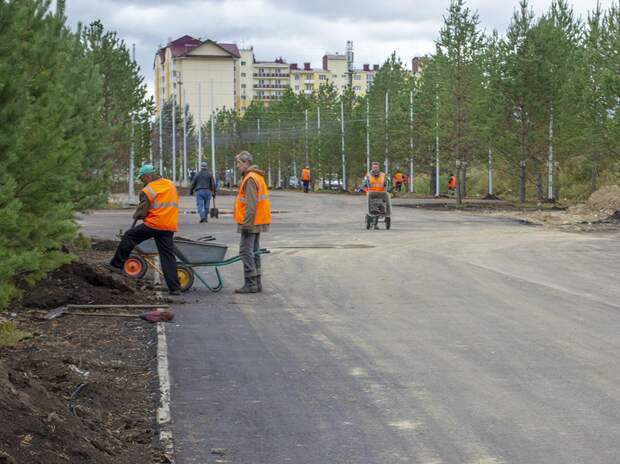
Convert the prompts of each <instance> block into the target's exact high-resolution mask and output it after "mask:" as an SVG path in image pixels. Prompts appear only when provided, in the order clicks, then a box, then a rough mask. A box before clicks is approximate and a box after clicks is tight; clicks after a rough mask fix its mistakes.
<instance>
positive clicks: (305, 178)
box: [301, 164, 312, 193]
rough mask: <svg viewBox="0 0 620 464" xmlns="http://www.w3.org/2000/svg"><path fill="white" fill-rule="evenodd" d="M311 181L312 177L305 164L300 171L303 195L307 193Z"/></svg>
mask: <svg viewBox="0 0 620 464" xmlns="http://www.w3.org/2000/svg"><path fill="white" fill-rule="evenodd" d="M311 179H312V175H311V173H310V166H308V165H307V164H306V166H305V167H304V168H303V169H302V170H301V182H302V184H303V187H304V193H308V189H309V187H310V180H311Z"/></svg>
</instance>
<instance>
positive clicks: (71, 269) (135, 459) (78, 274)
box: [0, 243, 169, 464]
mask: <svg viewBox="0 0 620 464" xmlns="http://www.w3.org/2000/svg"><path fill="white" fill-rule="evenodd" d="M114 246H115V244H113V243H103V244H97V243H95V246H94V249H93V250H91V251H88V252H80V253H79V256H80V258H79V260H78V261H75V262H74V263H72V264H69V265H65V266H63V267H61V268H60V269H58V270H57V271H55V272H53V273H52V274H50V275H49V276H48V277H47V278H46V279H44V280H43V281H41V282H39V283H38V284H37V285H36V287H35V288H31V289H27V290H26V291H25V292H24V297H23V299H22V300H21V301H19V302H15V303H14V304H13V305H12V306H11V307H10V308H9V310H8V312H7V313H5V314H4V315H3V316H1V317H2V318H4V319H7V318H8V319H10V320H11V321H14V322H16V324H17V326H18V327H19V328H20V329H22V330H26V331H28V332H30V333H32V334H33V335H32V337H31V338H29V339H27V340H24V341H22V342H20V343H18V344H17V345H16V346H13V347H4V348H0V411H2V413H1V414H0V464H4V463H7V464H8V463H11V464H13V463H19V464H22V463H23V464H38V463H41V464H43V463H45V464H55V463H89V464H91V463H92V464H108V463H110V464H112V463H161V462H169V461H168V458H167V457H166V456H165V455H164V452H163V450H162V449H161V448H160V447H159V443H158V427H157V424H156V415H155V411H156V406H157V402H158V396H159V394H158V382H157V376H156V343H157V340H156V331H155V326H153V325H150V324H148V323H147V322H145V321H142V320H140V319H139V318H137V317H136V318H135V319H132V318H111V317H106V318H103V317H92V316H76V315H64V316H62V317H60V318H58V319H55V320H51V321H48V320H46V319H45V315H46V313H47V309H51V308H54V307H57V306H61V305H65V304H69V303H71V304H116V303H119V304H121V303H123V304H144V303H146V302H153V303H155V302H157V301H158V300H157V297H156V295H155V293H154V292H152V291H150V290H149V289H147V288H140V287H138V286H137V285H136V283H135V282H133V281H131V280H129V279H126V278H124V277H122V276H118V275H115V274H110V273H108V272H107V271H104V270H103V269H102V268H101V267H100V266H99V265H98V264H97V263H98V262H101V261H103V260H104V259H109V257H110V253H111V251H110V248H112V249H113V248H114ZM123 312H124V313H129V312H131V311H130V310H128V309H125V310H123ZM137 314H138V313H137V312H136V315H137Z"/></svg>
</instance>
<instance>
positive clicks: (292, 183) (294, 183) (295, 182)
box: [288, 176, 299, 188]
mask: <svg viewBox="0 0 620 464" xmlns="http://www.w3.org/2000/svg"><path fill="white" fill-rule="evenodd" d="M288 186H289V188H299V179H298V178H297V176H291V177H289V178H288Z"/></svg>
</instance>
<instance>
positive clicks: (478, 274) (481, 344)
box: [83, 192, 620, 464]
mask: <svg viewBox="0 0 620 464" xmlns="http://www.w3.org/2000/svg"><path fill="white" fill-rule="evenodd" d="M183 201H184V205H185V206H186V209H187V210H189V209H191V208H192V206H191V201H192V199H190V198H184V200H183ZM403 201H404V200H403ZM272 204H273V205H272V207H273V209H274V210H275V214H274V225H273V227H272V230H271V232H270V233H268V234H265V235H264V241H263V246H267V247H268V248H270V249H271V250H272V252H273V253H272V254H271V255H269V256H267V257H266V258H265V260H264V266H265V275H264V278H263V280H264V287H265V292H264V293H263V294H257V295H235V294H234V293H233V289H234V288H235V287H238V286H240V285H241V280H242V275H241V272H242V271H241V267H240V265H235V266H229V267H227V268H225V269H224V272H223V274H224V278H225V288H224V290H223V291H222V292H221V293H219V294H212V293H209V292H208V291H207V290H206V289H204V288H201V287H199V285H200V284H199V283H197V284H195V290H192V291H190V292H189V293H187V294H185V295H184V300H185V302H186V303H185V304H180V305H178V306H177V307H176V319H175V322H174V324H171V325H168V326H167V333H168V344H169V361H170V369H171V382H172V417H173V432H174V441H175V447H176V452H177V458H176V462H177V463H178V464H204V463H239V464H259V463H269V464H278V463H295V464H319V463H320V464H340V463H342V464H344V463H351V464H391V463H421V464H422V463H425V464H431V463H433V464H438V463H454V464H461V463H465V464H498V463H526V464H531V463H545V464H551V463H558V464H568V463H588V464H595V463H609V464H611V463H618V462H620V368H619V364H620V361H619V358H620V356H619V355H620V336H619V333H620V330H619V329H620V289H619V287H618V285H617V282H618V278H619V277H620V260H619V259H618V257H619V255H620V241H619V240H618V237H619V235H615V236H613V235H608V236H600V235H599V236H595V235H580V234H568V233H563V232H554V231H549V230H545V229H542V228H538V227H528V226H524V225H522V224H519V223H517V222H514V221H510V220H502V219H497V218H486V217H478V216H473V215H468V214H465V213H460V212H448V211H429V210H421V209H411V208H402V207H398V206H395V207H394V218H393V228H392V230H390V231H386V230H379V231H374V230H370V231H367V230H366V229H365V226H364V214H365V203H364V199H363V197H357V196H341V195H325V194H308V195H303V194H301V193H286V192H274V193H273V194H272ZM218 206H219V207H220V208H222V209H224V210H228V211H229V210H230V209H231V206H232V197H223V198H220V197H218ZM130 222H131V221H130V219H129V213H128V212H122V211H102V212H97V213H95V214H93V215H91V216H88V217H86V218H85V219H84V220H83V227H84V229H85V231H86V232H87V233H91V234H94V235H98V236H103V237H106V236H107V237H111V236H112V235H113V234H114V233H116V232H117V230H118V228H120V227H127V225H128V224H129V223H130ZM207 233H211V234H213V235H215V236H216V237H217V238H218V240H220V241H222V242H224V243H228V244H229V245H230V246H231V250H230V251H229V255H232V254H236V244H237V240H238V235H237V234H236V231H235V228H234V226H233V225H232V218H231V216H230V215H223V216H221V218H220V219H218V220H212V221H211V222H210V223H209V224H198V221H197V219H196V215H195V214H183V215H182V229H181V232H180V234H181V235H183V236H186V237H198V236H201V235H205V234H207Z"/></svg>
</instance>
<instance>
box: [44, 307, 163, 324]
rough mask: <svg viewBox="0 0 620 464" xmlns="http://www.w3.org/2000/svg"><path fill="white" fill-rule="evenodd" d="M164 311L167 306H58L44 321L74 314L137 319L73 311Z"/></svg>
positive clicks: (130, 315)
mask: <svg viewBox="0 0 620 464" xmlns="http://www.w3.org/2000/svg"><path fill="white" fill-rule="evenodd" d="M118 308H122V309H164V310H169V309H170V306H169V305H160V304H150V305H131V304H116V305H71V304H69V305H66V306H60V307H58V308H54V309H52V310H50V311H48V313H47V315H46V316H45V319H47V320H48V321H49V320H52V319H56V318H57V317H60V316H62V315H63V314H74V315H76V316H87V315H88V316H103V317H139V315H138V314H116V313H101V312H93V313H83V312H75V311H72V310H75V309H78V310H79V309H118Z"/></svg>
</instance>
